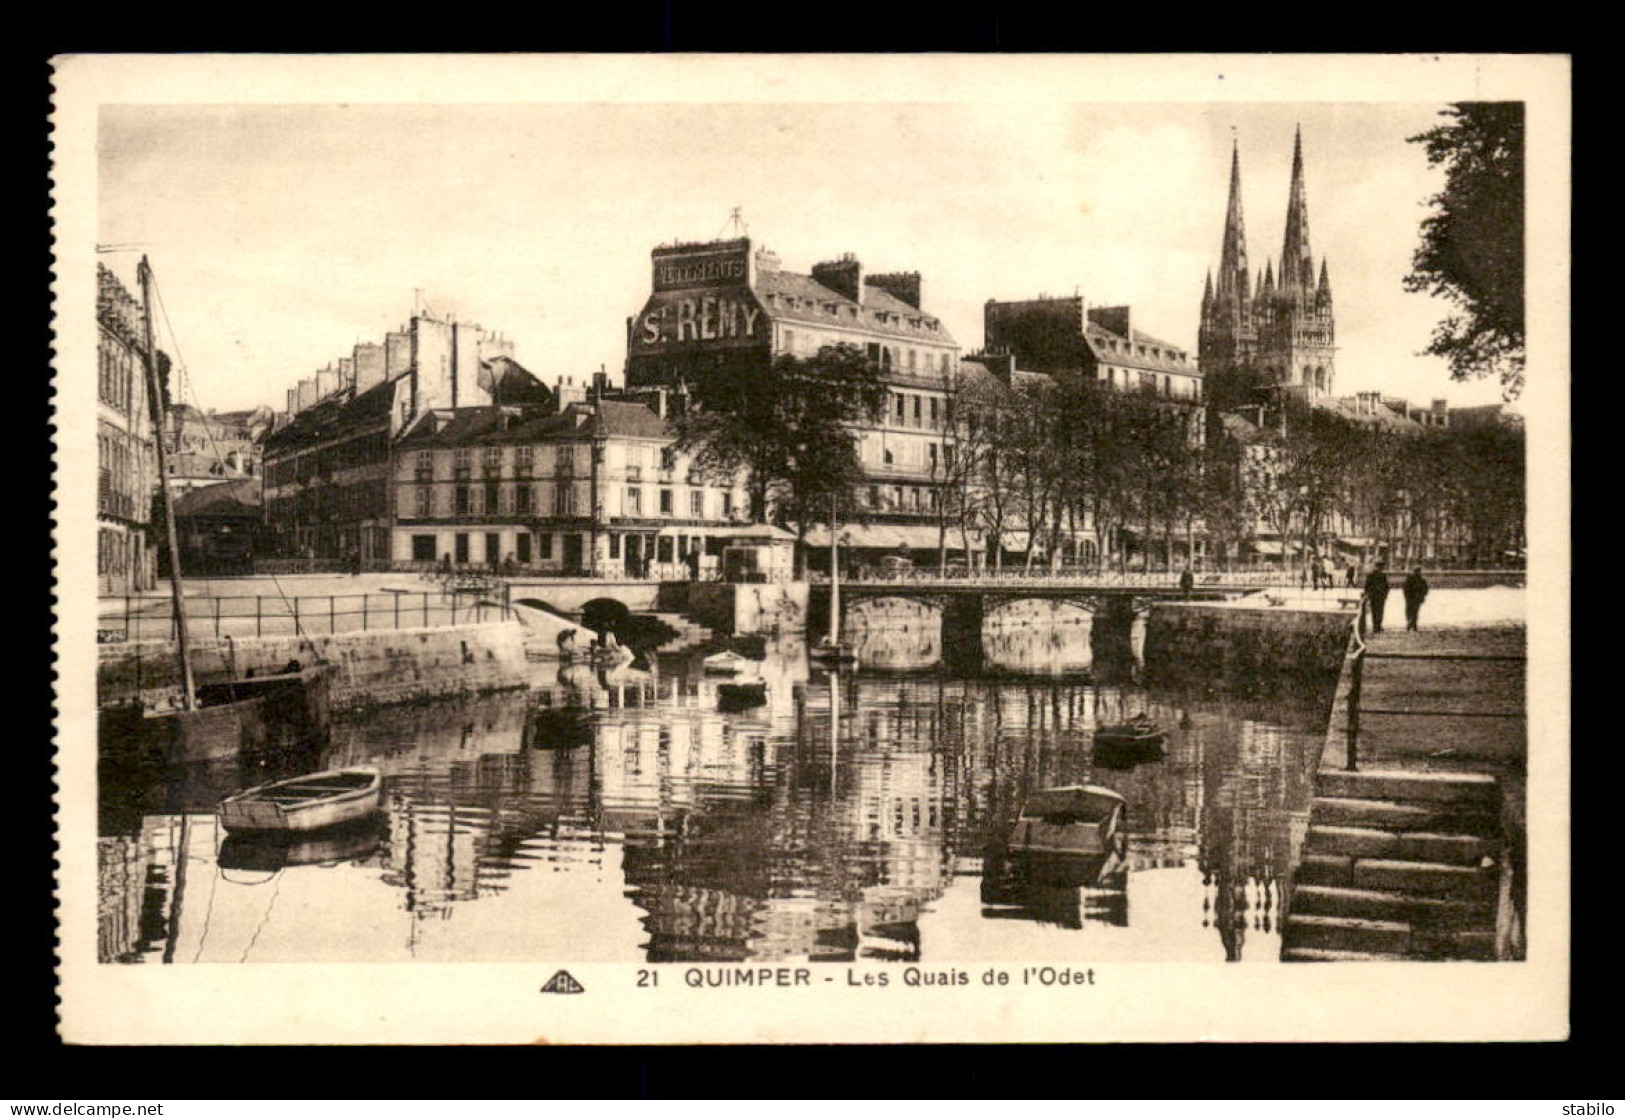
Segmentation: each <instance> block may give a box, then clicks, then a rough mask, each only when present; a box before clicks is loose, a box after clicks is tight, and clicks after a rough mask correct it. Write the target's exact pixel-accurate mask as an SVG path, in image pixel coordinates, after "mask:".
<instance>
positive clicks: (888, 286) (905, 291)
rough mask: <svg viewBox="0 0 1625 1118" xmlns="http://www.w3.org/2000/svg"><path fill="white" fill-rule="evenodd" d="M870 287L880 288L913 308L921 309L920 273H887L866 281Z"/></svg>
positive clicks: (871, 277)
mask: <svg viewBox="0 0 1625 1118" xmlns="http://www.w3.org/2000/svg"><path fill="white" fill-rule="evenodd" d="M864 282H865V283H867V284H868V285H869V286H870V287H878V288H880V290H882V291H884V292H886V293H887V294H889V295H891V296H892V297H894V298H896V299H900V300H902V301H903V302H905V303H907V304H908V305H909V306H911V307H913V308H914V309H915V310H919V309H920V273H918V272H887V273H885V274H884V275H878V276H870V277H869V278H868V279H866V280H864Z"/></svg>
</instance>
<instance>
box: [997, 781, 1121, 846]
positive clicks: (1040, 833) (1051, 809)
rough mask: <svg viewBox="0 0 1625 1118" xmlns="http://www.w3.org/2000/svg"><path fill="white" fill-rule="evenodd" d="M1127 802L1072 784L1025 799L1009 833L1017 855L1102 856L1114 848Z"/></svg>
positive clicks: (1095, 788)
mask: <svg viewBox="0 0 1625 1118" xmlns="http://www.w3.org/2000/svg"><path fill="white" fill-rule="evenodd" d="M1126 806H1127V801H1125V800H1124V799H1123V797H1122V796H1120V795H1118V794H1117V793H1116V792H1113V791H1112V790H1111V789H1110V788H1101V787H1098V786H1097V785H1093V784H1075V785H1071V786H1068V787H1065V788H1046V789H1044V790H1043V791H1041V792H1034V793H1033V794H1032V795H1030V796H1028V797H1027V802H1026V803H1024V804H1023V805H1022V807H1021V816H1020V818H1018V819H1017V820H1016V826H1015V829H1014V830H1012V831H1011V832H1010V844H1009V845H1010V850H1011V851H1012V852H1013V853H1020V854H1106V853H1109V852H1110V851H1111V850H1112V849H1113V847H1114V844H1115V841H1116V838H1117V831H1118V827H1119V826H1120V825H1121V823H1122V820H1123V810H1124V808H1125V807H1126Z"/></svg>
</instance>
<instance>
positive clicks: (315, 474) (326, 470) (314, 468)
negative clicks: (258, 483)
mask: <svg viewBox="0 0 1625 1118" xmlns="http://www.w3.org/2000/svg"><path fill="white" fill-rule="evenodd" d="M388 458H389V432H388V431H374V432H372V433H371V434H367V435H358V436H357V437H355V438H352V439H346V440H344V441H343V442H340V443H333V444H331V445H329V446H324V447H322V448H320V449H318V450H312V451H306V452H304V453H302V454H299V455H297V456H296V457H289V458H279V459H276V460H269V459H268V460H267V461H266V463H265V467H264V473H265V480H266V482H267V483H268V484H270V485H293V484H294V483H296V482H309V481H312V480H314V479H316V478H325V477H329V476H331V475H332V474H333V473H335V472H336V471H338V470H341V469H347V468H349V467H352V466H365V465H368V464H371V463H377V462H384V461H387V460H388Z"/></svg>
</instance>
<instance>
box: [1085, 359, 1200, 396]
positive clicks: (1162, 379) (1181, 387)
mask: <svg viewBox="0 0 1625 1118" xmlns="http://www.w3.org/2000/svg"><path fill="white" fill-rule="evenodd" d="M1102 371H1103V372H1104V374H1105V375H1104V376H1103V377H1101V376H1100V374H1098V373H1097V374H1096V376H1097V377H1099V379H1103V380H1105V382H1106V383H1107V384H1109V385H1113V386H1117V387H1121V388H1139V389H1141V390H1143V391H1147V392H1155V393H1156V394H1158V395H1159V396H1167V397H1170V398H1172V397H1173V396H1175V395H1179V396H1188V395H1195V386H1194V385H1190V384H1187V383H1186V382H1185V378H1183V377H1182V378H1180V383H1179V384H1177V385H1176V384H1175V383H1174V379H1173V377H1171V376H1168V375H1166V374H1163V375H1160V376H1159V375H1158V374H1157V373H1149V372H1145V371H1144V370H1134V369H1114V368H1111V367H1109V366H1107V367H1105V368H1104V369H1103V370H1102ZM1176 388H1177V389H1178V392H1175V389H1176Z"/></svg>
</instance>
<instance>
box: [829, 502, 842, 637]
mask: <svg viewBox="0 0 1625 1118" xmlns="http://www.w3.org/2000/svg"><path fill="white" fill-rule="evenodd" d="M840 548H841V525H840V522H839V517H838V516H837V515H836V511H835V498H834V497H831V498H830V499H829V643H830V644H831V645H832V646H833V645H835V644H837V643H839V641H840V639H841V551H840Z"/></svg>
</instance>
